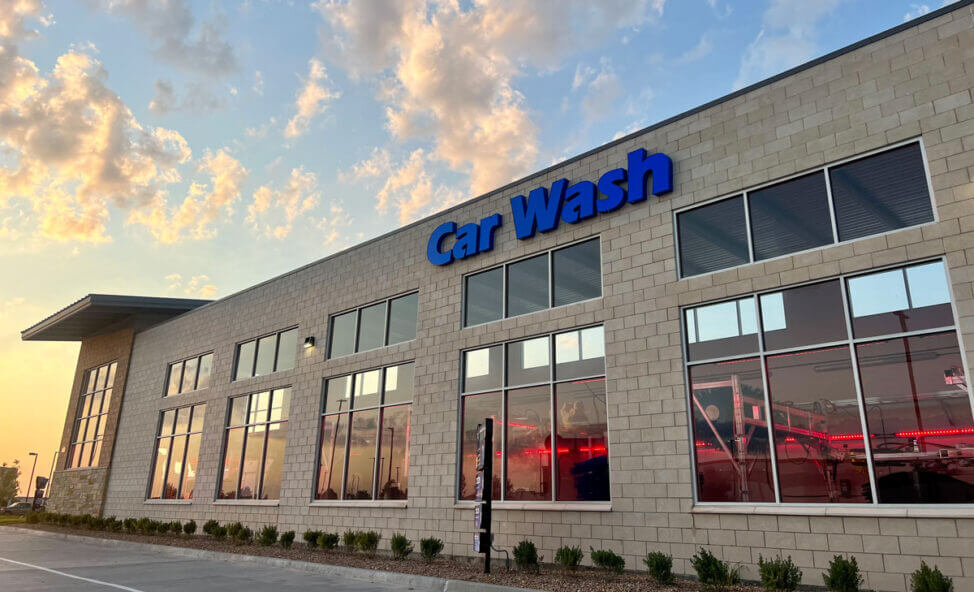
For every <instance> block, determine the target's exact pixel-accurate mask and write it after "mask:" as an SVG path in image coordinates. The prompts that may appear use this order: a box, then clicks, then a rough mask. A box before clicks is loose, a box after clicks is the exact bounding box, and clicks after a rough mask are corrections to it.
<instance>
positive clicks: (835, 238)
mask: <svg viewBox="0 0 974 592" xmlns="http://www.w3.org/2000/svg"><path fill="white" fill-rule="evenodd" d="M831 170H832V167H831V166H827V167H825V168H823V169H822V174H824V175H825V196H826V198H827V199H828V200H829V219H830V221H831V223H832V244H833V245H834V244H837V243H838V242H839V224H838V222H837V221H836V215H835V199H834V198H833V197H832V175H831V174H830V172H831Z"/></svg>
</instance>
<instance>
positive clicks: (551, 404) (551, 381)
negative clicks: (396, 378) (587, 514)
mask: <svg viewBox="0 0 974 592" xmlns="http://www.w3.org/2000/svg"><path fill="white" fill-rule="evenodd" d="M566 306H567V305H566ZM596 327H599V328H602V330H603V334H602V347H603V351H602V359H603V364H604V366H603V372H602V374H593V375H586V376H574V377H569V378H562V379H558V378H557V374H556V366H557V364H556V361H555V353H556V345H555V340H556V338H557V336H559V335H564V334H567V333H575V332H579V333H581V331H584V330H586V329H593V328H596ZM542 338H543V339H547V342H548V343H547V345H548V380H547V381H537V382H529V383H524V384H516V385H508V384H507V380H508V373H507V357H508V346H510V345H513V344H517V343H522V342H524V341H531V340H534V339H542ZM605 344H606V339H605V323H591V324H587V325H580V326H578V327H572V328H570V329H563V330H559V331H550V332H547V333H541V334H537V335H526V336H524V337H519V338H517V339H511V340H507V341H498V342H493V343H489V344H484V345H478V346H476V347H468V348H464V349H462V350H461V351H460V359H459V368H460V373H459V380H458V381H457V431H456V449H455V451H454V454H455V460H454V463H455V467H454V468H455V471H456V476H455V478H454V482H453V486H454V491H453V501H454V504H461V505H462V504H474V503H476V502H475V501H474V500H469V499H463V498H461V497H460V495H461V491H460V479H461V478H462V476H463V457H462V453H463V410H464V399H465V398H466V397H472V396H478V395H485V394H491V393H496V394H499V395H500V399H501V403H500V426H497V425H495V427H494V438H495V440H494V446H495V447H496V448H497V450H498V451H500V453H501V462H500V467H501V475H500V478H501V495H500V499H495V500H494V502H495V503H496V504H500V506H501V507H504V506H507V507H509V508H512V507H522V506H523V507H525V508H527V509H530V508H551V507H565V508H567V509H569V510H571V509H579V510H581V509H588V508H593V507H594V508H600V509H605V508H610V507H611V506H612V494H611V489H610V493H609V499H607V500H597V501H587V500H559V499H558V471H557V466H558V463H557V460H556V461H555V462H551V463H550V464H551V466H550V467H549V468H548V470H549V472H550V473H551V479H552V481H551V498H550V499H546V500H508V499H505V498H506V493H507V492H506V489H507V488H506V486H505V484H506V481H507V479H506V476H507V438H506V437H505V436H504V424H505V422H506V416H507V407H508V399H507V395H508V393H509V392H512V391H520V390H524V389H530V388H535V387H548V413H549V422H550V425H549V428H550V436H551V438H552V447H553V448H555V447H556V445H555V442H556V441H557V429H558V424H557V421H558V414H557V411H558V410H557V408H556V406H555V399H556V393H557V387H558V386H559V385H561V384H566V383H568V384H570V383H572V382H576V381H580V380H599V379H601V380H602V381H603V382H604V384H605V391H606V395H605V397H606V401H605V404H606V441H605V446H606V457H607V458H608V459H611V458H612V444H611V438H610V437H609V425H608V420H609V414H608V354H607V352H606V347H605ZM496 346H500V347H501V356H500V358H501V368H500V374H501V384H500V385H499V386H497V387H494V388H487V389H478V390H471V391H466V392H465V391H464V390H463V383H464V375H465V373H466V367H465V364H466V354H467V353H468V352H471V351H477V350H481V349H488V348H491V347H496ZM579 348H581V342H579ZM497 438H499V440H497ZM610 479H611V471H610Z"/></svg>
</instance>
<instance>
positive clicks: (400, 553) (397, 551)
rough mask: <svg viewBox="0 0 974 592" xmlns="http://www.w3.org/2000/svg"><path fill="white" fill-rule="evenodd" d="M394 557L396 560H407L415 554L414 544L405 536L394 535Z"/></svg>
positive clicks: (392, 545)
mask: <svg viewBox="0 0 974 592" xmlns="http://www.w3.org/2000/svg"><path fill="white" fill-rule="evenodd" d="M390 545H391V548H392V556H393V557H395V558H396V559H405V558H406V557H409V554H410V553H412V552H413V544H412V542H410V540H409V539H408V538H407V537H406V535H404V534H398V533H396V534H394V535H392V539H391V540H390Z"/></svg>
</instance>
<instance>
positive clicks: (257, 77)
mask: <svg viewBox="0 0 974 592" xmlns="http://www.w3.org/2000/svg"><path fill="white" fill-rule="evenodd" d="M250 88H251V90H253V91H254V93H256V94H258V95H261V96H263V94H264V75H263V74H261V73H260V70H257V71H256V72H254V85H253V86H252V87H250Z"/></svg>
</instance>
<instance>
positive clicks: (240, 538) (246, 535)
mask: <svg viewBox="0 0 974 592" xmlns="http://www.w3.org/2000/svg"><path fill="white" fill-rule="evenodd" d="M274 530H275V532H276V531H277V529H276V528H275V529H274ZM233 540H234V541H236V542H238V543H240V544H242V545H249V544H250V543H252V542H254V531H252V530H250V529H249V528H247V527H246V526H244V527H243V528H241V529H240V530H238V531H237V534H235V535H234V536H233Z"/></svg>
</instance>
